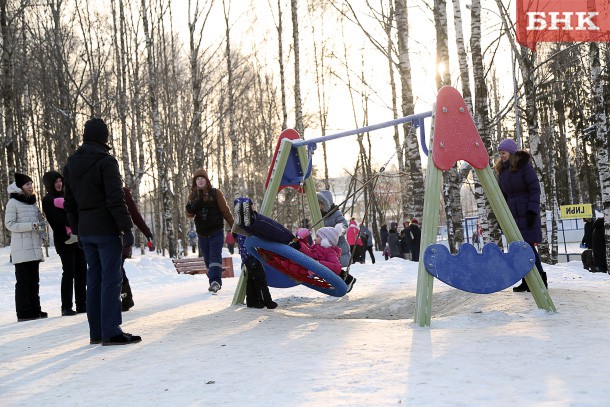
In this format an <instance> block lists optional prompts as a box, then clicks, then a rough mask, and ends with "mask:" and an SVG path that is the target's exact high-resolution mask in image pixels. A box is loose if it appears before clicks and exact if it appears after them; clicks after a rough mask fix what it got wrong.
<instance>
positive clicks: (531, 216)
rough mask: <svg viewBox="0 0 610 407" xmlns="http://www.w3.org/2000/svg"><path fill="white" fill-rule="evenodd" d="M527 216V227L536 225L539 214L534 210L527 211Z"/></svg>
mask: <svg viewBox="0 0 610 407" xmlns="http://www.w3.org/2000/svg"><path fill="white" fill-rule="evenodd" d="M525 217H526V219H527V227H528V228H531V227H532V226H534V222H535V221H536V218H537V217H538V215H537V214H536V212H534V211H527V213H526V214H525Z"/></svg>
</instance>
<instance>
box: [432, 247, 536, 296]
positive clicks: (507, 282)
mask: <svg viewBox="0 0 610 407" xmlns="http://www.w3.org/2000/svg"><path fill="white" fill-rule="evenodd" d="M423 261H424V266H425V267H426V271H428V273H430V274H431V275H433V276H434V277H436V278H438V279H439V280H441V281H442V282H444V283H445V284H447V285H450V286H452V287H455V288H457V289H459V290H462V291H467V292H470V293H475V294H489V293H494V292H497V291H501V290H504V289H505V288H508V287H510V286H511V285H514V284H515V283H517V282H518V281H519V280H521V279H522V278H523V277H525V276H526V275H527V273H529V272H530V271H531V270H532V268H533V267H534V265H535V257H534V251H533V250H532V248H531V247H530V245H529V244H527V243H525V242H523V241H515V242H512V243H510V244H509V245H508V253H503V252H502V250H501V249H500V248H499V247H498V246H497V245H496V244H494V243H487V244H486V245H485V246H483V250H482V252H481V253H477V250H476V249H475V247H474V246H473V245H471V244H463V245H461V246H460V248H459V249H458V253H457V254H456V255H452V254H451V253H449V249H448V248H447V247H446V246H444V245H442V244H433V245H430V246H428V247H427V248H426V250H425V252H424V258H423Z"/></svg>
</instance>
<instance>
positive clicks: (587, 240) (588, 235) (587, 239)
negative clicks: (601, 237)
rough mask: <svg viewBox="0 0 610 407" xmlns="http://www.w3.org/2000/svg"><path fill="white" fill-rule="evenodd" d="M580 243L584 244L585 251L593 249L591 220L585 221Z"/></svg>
mask: <svg viewBox="0 0 610 407" xmlns="http://www.w3.org/2000/svg"><path fill="white" fill-rule="evenodd" d="M581 243H582V244H584V245H585V246H586V247H587V249H592V248H593V220H591V219H589V220H586V221H585V233H584V235H583V237H582V241H581Z"/></svg>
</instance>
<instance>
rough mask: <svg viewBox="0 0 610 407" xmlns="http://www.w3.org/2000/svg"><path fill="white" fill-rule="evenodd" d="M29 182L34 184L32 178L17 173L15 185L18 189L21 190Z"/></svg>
mask: <svg viewBox="0 0 610 407" xmlns="http://www.w3.org/2000/svg"><path fill="white" fill-rule="evenodd" d="M28 182H33V181H32V178H30V177H28V176H27V175H25V174H19V173H18V172H16V173H15V185H17V188H21V187H22V186H24V185H25V184H27V183H28Z"/></svg>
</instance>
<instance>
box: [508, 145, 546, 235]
mask: <svg viewBox="0 0 610 407" xmlns="http://www.w3.org/2000/svg"><path fill="white" fill-rule="evenodd" d="M514 156H515V157H512V154H511V159H510V160H507V161H506V162H503V163H502V165H501V167H500V170H499V174H498V183H499V184H500V190H501V191H502V194H503V195H504V198H505V199H506V202H507V203H508V208H509V209H510V212H511V213H512V215H513V217H514V218H515V222H516V223H517V227H518V228H519V231H520V232H521V235H522V236H523V240H525V241H526V242H527V243H530V244H534V243H540V242H541V241H542V224H541V221H540V182H539V181H538V176H537V175H536V170H535V169H534V167H533V166H532V164H531V163H530V159H531V156H530V154H529V153H528V152H527V151H524V150H519V151H517V152H516V153H515V154H514ZM513 160H514V164H515V168H510V163H511V161H513ZM528 212H531V213H532V215H530V216H534V222H533V224H532V225H531V226H528Z"/></svg>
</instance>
